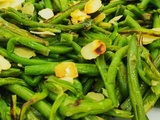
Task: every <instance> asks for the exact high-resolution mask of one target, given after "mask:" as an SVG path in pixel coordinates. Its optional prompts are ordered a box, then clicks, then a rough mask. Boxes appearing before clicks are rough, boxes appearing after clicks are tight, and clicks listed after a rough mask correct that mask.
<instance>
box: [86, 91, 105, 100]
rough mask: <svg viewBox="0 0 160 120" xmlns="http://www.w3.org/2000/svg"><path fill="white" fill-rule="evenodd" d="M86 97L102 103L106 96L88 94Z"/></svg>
mask: <svg viewBox="0 0 160 120" xmlns="http://www.w3.org/2000/svg"><path fill="white" fill-rule="evenodd" d="M86 96H87V97H90V98H92V99H94V100H97V101H101V100H103V99H104V95H103V94H102V93H95V92H88V93H87V95H86Z"/></svg>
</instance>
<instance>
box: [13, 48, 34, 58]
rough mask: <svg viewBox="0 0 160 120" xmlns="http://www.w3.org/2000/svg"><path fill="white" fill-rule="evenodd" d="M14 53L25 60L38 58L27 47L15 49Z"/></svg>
mask: <svg viewBox="0 0 160 120" xmlns="http://www.w3.org/2000/svg"><path fill="white" fill-rule="evenodd" d="M14 53H15V54H17V55H18V56H21V57H25V58H31V57H34V56H36V54H35V52H34V51H33V50H31V49H29V48H27V47H15V49H14Z"/></svg>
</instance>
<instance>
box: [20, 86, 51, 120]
mask: <svg viewBox="0 0 160 120" xmlns="http://www.w3.org/2000/svg"><path fill="white" fill-rule="evenodd" d="M47 95H48V90H47V89H46V88H45V87H43V88H42V92H40V93H35V94H34V95H33V96H32V97H31V98H30V99H29V100H28V101H27V102H25V103H24V104H23V105H22V108H21V113H20V120H23V119H24V116H25V112H26V111H27V109H28V107H29V106H30V105H33V104H35V103H37V102H38V101H41V100H43V99H44V98H46V97H47Z"/></svg>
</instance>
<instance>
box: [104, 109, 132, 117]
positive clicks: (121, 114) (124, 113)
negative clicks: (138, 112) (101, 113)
mask: <svg viewBox="0 0 160 120" xmlns="http://www.w3.org/2000/svg"><path fill="white" fill-rule="evenodd" d="M117 113H118V114H117ZM106 114H108V115H111V116H114V117H118V118H133V115H132V113H131V112H129V111H125V110H120V109H112V110H110V111H108V112H107V113H106Z"/></svg>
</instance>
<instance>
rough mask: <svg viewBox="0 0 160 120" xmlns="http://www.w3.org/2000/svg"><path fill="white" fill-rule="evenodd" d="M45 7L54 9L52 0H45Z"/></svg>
mask: <svg viewBox="0 0 160 120" xmlns="http://www.w3.org/2000/svg"><path fill="white" fill-rule="evenodd" d="M43 2H44V5H45V7H46V8H50V9H53V5H52V1H51V0H43Z"/></svg>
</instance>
